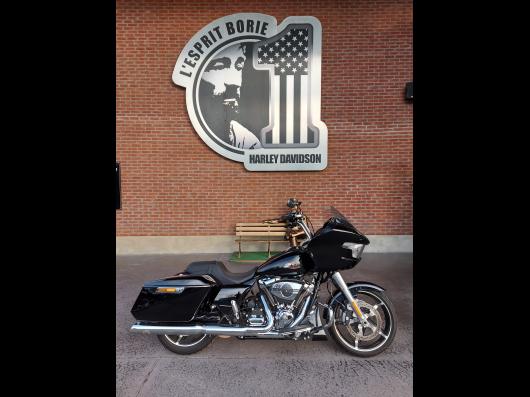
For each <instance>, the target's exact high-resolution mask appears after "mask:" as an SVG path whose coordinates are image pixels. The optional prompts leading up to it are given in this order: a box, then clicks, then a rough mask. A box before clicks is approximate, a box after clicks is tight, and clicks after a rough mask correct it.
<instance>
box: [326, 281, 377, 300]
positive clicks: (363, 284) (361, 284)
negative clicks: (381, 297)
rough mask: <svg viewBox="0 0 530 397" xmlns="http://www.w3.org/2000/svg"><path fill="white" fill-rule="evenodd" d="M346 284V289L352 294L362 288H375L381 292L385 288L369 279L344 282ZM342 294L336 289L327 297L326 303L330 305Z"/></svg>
mask: <svg viewBox="0 0 530 397" xmlns="http://www.w3.org/2000/svg"><path fill="white" fill-rule="evenodd" d="M346 285H347V286H348V289H349V290H350V291H351V292H352V295H353V294H354V293H355V292H358V291H362V290H365V291H370V290H376V291H380V292H383V291H384V290H385V289H384V288H383V287H381V286H379V285H377V284H374V283H371V282H369V281H355V282H353V283H346ZM342 296H343V294H342V291H341V290H340V289H338V290H337V291H335V293H334V294H333V295H332V296H331V298H330V299H329V302H328V305H329V306H331V305H332V304H333V303H335V301H336V300H337V299H340V298H341V297H342Z"/></svg>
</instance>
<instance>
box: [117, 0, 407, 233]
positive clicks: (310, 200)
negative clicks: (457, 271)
mask: <svg viewBox="0 0 530 397" xmlns="http://www.w3.org/2000/svg"><path fill="white" fill-rule="evenodd" d="M239 12H259V13H263V14H268V15H272V16H274V17H276V19H277V20H278V23H281V21H282V20H283V19H284V18H285V17H287V16H293V15H312V16H315V17H317V18H318V19H319V20H320V22H321V23H322V30H323V35H322V52H323V54H322V120H323V121H324V122H325V123H326V124H327V127H328V131H329V138H328V145H329V151H328V153H329V161H328V167H327V169H326V170H324V171H320V172H249V171H246V170H245V169H244V167H243V164H242V163H238V162H234V161H231V160H228V159H226V158H224V157H222V156H220V155H218V154H217V153H215V152H214V151H213V150H211V149H210V148H208V147H207V146H206V144H205V143H203V141H202V140H201V139H200V138H199V136H198V135H197V134H196V133H195V131H194V129H193V127H192V125H191V123H190V121H189V119H188V114H187V111H186V102H185V90H184V89H183V88H181V87H177V86H175V85H174V84H173V83H172V81H171V74H172V71H173V67H174V65H175V61H176V59H177V57H178V55H179V53H180V51H181V49H182V48H183V47H184V45H185V44H186V43H187V41H188V40H189V39H190V38H191V37H192V36H193V35H194V34H195V33H196V32H197V31H198V30H200V29H201V28H202V27H203V26H205V25H207V24H208V23H210V22H211V21H213V20H214V19H216V18H219V17H222V16H225V15H229V14H235V13H239ZM116 20H117V21H116V64H117V71H116V106H117V110H116V143H117V153H116V159H117V160H118V161H120V162H121V167H122V210H118V211H116V225H117V235H118V236H171V235H190V236H191V235H197V236H198V235H229V234H233V229H234V224H235V222H242V221H249V222H250V221H259V220H262V219H264V218H267V217H273V216H276V215H279V214H281V213H283V212H285V210H286V208H287V207H286V206H285V202H286V200H287V198H288V197H296V198H298V199H300V200H302V201H303V202H304V205H303V207H304V208H305V211H306V213H307V214H308V215H310V216H311V215H312V214H313V215H314V221H316V222H315V223H319V222H320V221H321V219H320V216H318V215H317V214H318V213H319V208H321V207H322V206H325V205H334V206H336V207H337V208H338V209H339V210H340V211H341V212H343V213H344V214H345V215H346V216H348V217H349V218H350V219H351V220H352V221H353V223H354V224H355V225H356V226H357V227H358V228H359V230H361V231H362V232H363V233H366V234H392V235H394V234H399V235H403V234H412V103H410V102H407V101H406V100H405V99H404V89H405V83H406V82H408V81H412V1H411V0H405V1H379V0H366V1H323V0H320V1H290V0H282V1H234V0H231V1H213V0H210V1H155V0H151V1H131V0H118V1H117V9H116ZM315 226H317V225H316V224H315Z"/></svg>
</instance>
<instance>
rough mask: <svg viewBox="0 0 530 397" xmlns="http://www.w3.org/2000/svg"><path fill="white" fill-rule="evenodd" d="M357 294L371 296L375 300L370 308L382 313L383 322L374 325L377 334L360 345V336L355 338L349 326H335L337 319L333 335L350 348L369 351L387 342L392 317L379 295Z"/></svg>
mask: <svg viewBox="0 0 530 397" xmlns="http://www.w3.org/2000/svg"><path fill="white" fill-rule="evenodd" d="M358 295H367V296H369V297H371V298H372V299H373V300H374V301H376V303H375V304H373V305H371V306H372V308H373V309H374V310H377V311H378V312H379V313H380V315H381V313H382V317H381V321H384V324H378V326H377V327H376V332H377V336H376V337H375V338H374V342H373V343H368V344H364V345H362V344H361V343H360V342H362V340H361V339H362V338H355V332H352V330H351V327H350V326H345V325H341V328H345V329H346V330H345V331H341V329H339V328H338V327H337V321H334V322H333V325H332V327H333V330H334V331H335V335H337V337H338V338H339V339H340V340H341V341H342V342H343V343H344V344H345V345H347V346H348V347H350V348H351V349H353V350H355V351H359V352H371V351H374V350H377V349H379V348H380V347H381V346H383V345H384V344H385V343H386V342H387V340H388V338H389V336H390V334H391V333H392V332H393V329H394V322H393V317H392V314H391V313H390V309H389V308H388V306H387V305H386V303H385V302H384V301H383V300H382V299H381V298H380V297H379V296H377V295H375V294H373V293H370V292H368V291H362V292H359V293H358V294H357V295H356V296H358ZM338 317H339V316H337V318H338ZM376 317H377V316H376ZM357 324H359V323H354V324H353V326H354V327H357ZM348 328H350V329H348ZM345 335H347V336H348V337H346V336H345ZM368 342H370V341H368Z"/></svg>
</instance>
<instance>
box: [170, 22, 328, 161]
mask: <svg viewBox="0 0 530 397" xmlns="http://www.w3.org/2000/svg"><path fill="white" fill-rule="evenodd" d="M321 43H322V27H321V25H320V22H319V20H318V19H316V18H314V17H308V16H303V17H302V16H299V17H288V18H286V19H285V20H284V21H283V22H282V23H281V24H280V25H278V24H277V22H276V18H274V17H271V16H269V15H264V14H246V13H245V14H234V15H230V16H226V17H223V18H220V19H217V20H215V21H213V22H212V23H210V24H209V25H207V26H205V27H204V28H203V29H202V30H201V31H199V32H198V33H197V34H196V35H195V36H193V37H192V39H191V40H190V41H189V42H188V44H187V45H186V46H185V47H184V49H183V50H182V52H181V53H180V56H179V57H178V60H177V63H176V65H175V69H174V71H173V82H174V83H175V84H177V85H179V86H182V87H185V88H186V105H187V108H188V114H189V117H190V120H191V122H192V124H193V127H194V128H195V130H196V131H197V133H198V134H199V136H200V137H201V138H202V140H203V141H204V142H205V143H206V144H207V145H208V146H209V147H210V148H212V149H213V150H215V151H216V152H217V153H219V154H220V155H222V156H225V157H228V158H229V159H232V160H235V161H239V162H243V163H244V164H245V168H246V169H247V170H251V171H294V170H296V171H304V170H306V171H314V170H322V169H324V168H326V165H327V144H328V142H327V140H328V131H327V127H326V125H325V124H324V123H323V122H322V121H321V120H320V77H321Z"/></svg>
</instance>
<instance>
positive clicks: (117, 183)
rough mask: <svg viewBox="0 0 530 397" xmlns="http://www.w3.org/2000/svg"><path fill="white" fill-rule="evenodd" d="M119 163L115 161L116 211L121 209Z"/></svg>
mask: <svg viewBox="0 0 530 397" xmlns="http://www.w3.org/2000/svg"><path fill="white" fill-rule="evenodd" d="M120 185H121V183H120V163H119V162H118V161H116V209H117V210H119V209H121V186H120Z"/></svg>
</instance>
